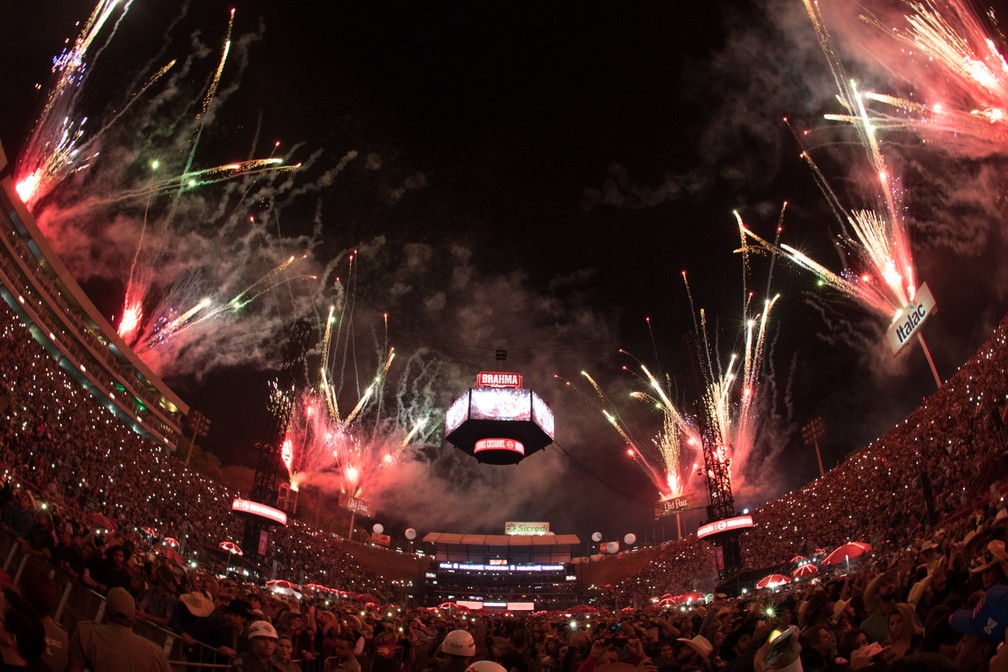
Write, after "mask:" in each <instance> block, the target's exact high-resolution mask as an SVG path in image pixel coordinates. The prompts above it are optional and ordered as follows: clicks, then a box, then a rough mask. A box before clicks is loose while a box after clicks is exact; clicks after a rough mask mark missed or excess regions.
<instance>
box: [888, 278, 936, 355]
mask: <svg viewBox="0 0 1008 672" xmlns="http://www.w3.org/2000/svg"><path fill="white" fill-rule="evenodd" d="M934 312H935V300H934V296H932V295H931V290H930V289H928V286H927V283H926V282H925V283H924V284H923V285H921V286H920V289H918V290H917V295H916V296H915V297H914V301H911V302H910V305H908V306H907V307H906V308H904V309H903V310H902V311H900V313H899V314H898V315H897V316H896V319H894V320H893V323H892V324H890V325H889V329H888V330H887V331H886V338H888V339H889V347H891V348H892V351H893V354H896V353H897V352H899V351H900V350H901V349H902V348H903V346H904V345H906V344H907V341H909V340H910V337H911V336H913V335H914V334H916V333H917V330H918V329H920V327H921V325H923V324H924V320H926V319H927V318H929V317H930V316H931V314H932V313H934Z"/></svg>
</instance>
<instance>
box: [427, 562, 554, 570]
mask: <svg viewBox="0 0 1008 672" xmlns="http://www.w3.org/2000/svg"><path fill="white" fill-rule="evenodd" d="M438 567H439V568H440V569H445V570H448V571H458V572H563V571H564V570H565V568H564V566H563V565H483V564H479V563H475V562H442V563H440V564H439V565H438Z"/></svg>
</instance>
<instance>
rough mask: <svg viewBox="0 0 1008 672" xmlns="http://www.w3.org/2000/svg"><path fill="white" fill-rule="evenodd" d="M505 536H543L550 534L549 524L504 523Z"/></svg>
mask: <svg viewBox="0 0 1008 672" xmlns="http://www.w3.org/2000/svg"><path fill="white" fill-rule="evenodd" d="M504 534H521V535H535V536H542V535H545V534H549V523H512V522H507V523H504Z"/></svg>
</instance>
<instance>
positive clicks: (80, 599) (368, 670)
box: [0, 530, 412, 672]
mask: <svg viewBox="0 0 1008 672" xmlns="http://www.w3.org/2000/svg"><path fill="white" fill-rule="evenodd" d="M0 558H3V567H2V569H3V571H4V572H5V573H6V574H7V575H8V576H9V577H10V578H11V583H12V584H13V585H14V586H16V587H17V586H20V585H21V580H22V578H23V576H24V574H25V571H26V570H28V569H29V568H35V569H38V570H41V571H43V572H45V573H46V574H47V575H48V576H49V577H50V578H51V579H52V580H53V582H54V583H55V585H56V591H57V593H56V594H57V596H58V601H57V604H56V610H55V613H53V614H52V617H53V620H54V621H55V622H56V623H58V624H59V625H60V626H61V627H62V628H63V629H64V630H65V631H66V633H67V634H68V635H70V634H72V633H73V632H74V630H75V629H76V627H77V624H78V623H79V622H81V621H95V622H98V623H101V622H104V621H105V598H104V597H103V596H102V595H100V594H99V593H96V592H95V591H93V590H91V589H90V588H88V587H87V586H85V585H83V584H82V583H80V582H79V581H77V580H76V579H74V578H73V577H72V576H70V575H69V574H67V573H66V572H63V571H60V570H59V569H57V568H55V567H53V566H52V565H51V564H50V563H49V562H47V561H46V560H45V559H44V558H41V557H39V556H37V555H33V554H32V553H27V552H25V551H24V549H23V548H22V545H21V543H20V539H19V538H18V537H17V536H16V535H14V534H13V533H12V532H10V531H9V530H2V531H0ZM133 631H134V632H136V633H137V634H138V635H141V636H142V637H145V638H147V639H149V640H150V641H152V642H154V643H155V644H157V645H158V646H159V647H160V648H161V649H162V650H163V651H164V652H165V655H166V656H167V657H168V662H169V664H170V665H171V666H172V669H173V670H176V671H178V672H185V671H186V670H189V671H191V672H197V671H202V670H230V669H232V667H233V666H234V661H233V660H232V659H231V658H229V657H228V656H226V655H225V654H223V653H221V652H220V651H219V650H218V649H216V648H214V647H212V646H208V645H206V644H203V643H202V642H198V641H196V642H193V644H191V645H187V644H186V642H185V641H183V639H182V638H181V637H180V636H179V635H178V634H176V633H175V632H173V631H171V630H168V629H166V628H162V627H160V626H158V625H155V624H154V623H151V622H150V621H145V620H143V619H142V618H138V619H137V621H136V623H135V624H134V626H133ZM294 662H295V663H298V665H299V666H300V669H301V671H302V672H336V671H337V670H338V669H339V660H338V659H337V658H326V659H323V658H321V657H320V658H315V659H312V660H300V661H294ZM360 662H361V672H403V671H404V668H406V667H412V666H404V652H403V648H402V647H396V649H395V651H394V653H393V655H392V656H389V657H383V656H377V655H368V656H363V657H362V659H361V661H360ZM55 672H61V671H60V670H56V671H55Z"/></svg>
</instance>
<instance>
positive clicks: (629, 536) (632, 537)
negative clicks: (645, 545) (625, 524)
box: [623, 532, 637, 546]
mask: <svg viewBox="0 0 1008 672" xmlns="http://www.w3.org/2000/svg"><path fill="white" fill-rule="evenodd" d="M623 543H624V544H626V545H627V546H633V545H634V544H635V543H637V535H636V534H634V533H633V532H627V533H626V536H625V537H623Z"/></svg>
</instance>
